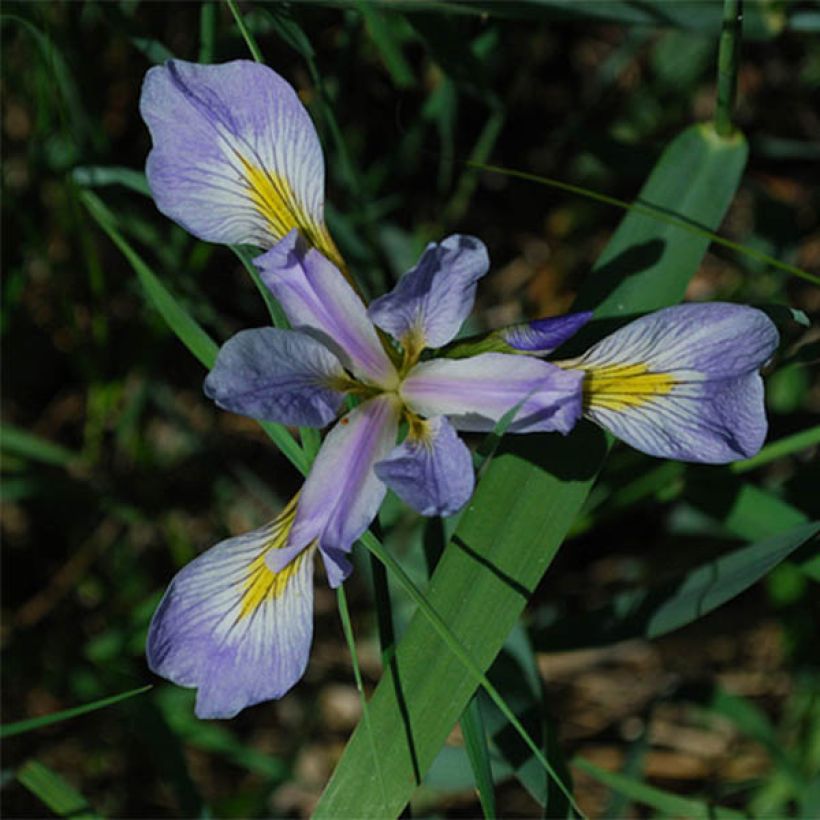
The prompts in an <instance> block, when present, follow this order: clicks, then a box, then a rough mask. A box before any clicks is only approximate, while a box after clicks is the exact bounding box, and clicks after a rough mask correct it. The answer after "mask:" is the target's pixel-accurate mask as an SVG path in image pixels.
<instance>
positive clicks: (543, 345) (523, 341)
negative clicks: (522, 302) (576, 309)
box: [499, 310, 592, 354]
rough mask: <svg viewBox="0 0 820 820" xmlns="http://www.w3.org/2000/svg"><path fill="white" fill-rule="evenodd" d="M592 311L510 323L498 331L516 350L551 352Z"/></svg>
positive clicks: (587, 318)
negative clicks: (510, 324)
mask: <svg viewBox="0 0 820 820" xmlns="http://www.w3.org/2000/svg"><path fill="white" fill-rule="evenodd" d="M591 318H592V311H591V310H585V311H582V312H580V313H568V314H567V315H566V316H553V317H550V318H547V319H534V320H533V321H531V322H524V323H522V324H520V325H512V326H511V327H506V328H504V329H503V330H501V331H499V335H500V336H501V338H502V339H504V341H505V342H506V343H507V344H508V345H509V346H510V347H514V348H515V349H516V350H525V351H528V352H530V353H533V354H535V353H543V354H546V353H551V352H552V351H553V350H555V349H556V348H557V347H560V346H561V345H562V344H564V342H566V341H567V339H570V338H571V337H572V336H574V335H575V334H576V333H577V332H578V331H579V330H580V329H581V328H582V327H583V326H584V325H585V324H586V323H587V322H588V321H589V320H590V319H591Z"/></svg>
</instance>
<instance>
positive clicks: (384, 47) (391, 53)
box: [356, 0, 415, 88]
mask: <svg viewBox="0 0 820 820" xmlns="http://www.w3.org/2000/svg"><path fill="white" fill-rule="evenodd" d="M356 8H357V10H358V11H359V13H360V14H361V15H362V18H363V19H364V22H365V25H366V26H367V31H368V33H369V34H370V37H371V38H372V40H373V43H374V44H375V45H376V48H377V49H378V50H379V53H380V54H381V56H382V59H383V60H384V65H385V67H386V68H387V70H388V71H389V72H390V76H391V77H392V78H393V82H394V83H395V84H396V87H397V88H411V87H412V86H413V85H414V84H415V77H414V76H413V70H412V69H411V68H410V66H409V65H408V63H407V60H406V59H405V58H404V54H403V53H402V39H403V38H401V37H399V36H397V35H398V32H397V31H396V27H395V25H394V24H395V23H396V22H398V21H400V18H397V17H395V16H392V15H391V16H388V15H385V14H383V13H382V11H381V10H380V9H379V8H378V7H377V6H374V5H373V4H372V3H370V2H369V0H358V2H357V3H356Z"/></svg>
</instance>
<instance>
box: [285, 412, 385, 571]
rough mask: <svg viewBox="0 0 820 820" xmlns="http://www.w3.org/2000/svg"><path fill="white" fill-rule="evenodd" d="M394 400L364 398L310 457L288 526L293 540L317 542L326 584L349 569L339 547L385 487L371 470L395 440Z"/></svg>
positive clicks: (371, 512)
mask: <svg viewBox="0 0 820 820" xmlns="http://www.w3.org/2000/svg"><path fill="white" fill-rule="evenodd" d="M397 430H398V406H397V402H396V399H395V397H393V396H381V397H378V398H375V399H370V400H369V401H366V402H363V403H362V404H360V405H359V406H358V407H356V408H355V409H354V410H352V411H351V412H350V413H348V414H347V415H346V416H344V417H343V418H342V419H340V420H339V422H338V424H337V425H336V426H335V427H334V428H333V429H332V430H331V431H330V433H329V434H328V436H327V438H326V439H325V440H324V442H323V443H322V447H321V449H320V450H319V455H318V456H317V457H316V461H314V462H313V467H312V468H311V470H310V475H309V476H308V478H307V481H305V485H304V487H303V488H302V493H301V496H300V498H299V506H298V509H297V513H296V521H295V522H294V525H293V531H292V532H291V537H290V543H291V544H292V545H293V546H299V545H302V544H309V543H312V542H314V541H317V540H318V542H319V547H320V549H321V550H322V553H323V557H324V558H325V566H326V567H327V569H328V580H329V581H330V584H331V586H337V585H338V584H339V583H341V581H342V580H344V577H345V576H346V573H347V572H349V565H348V566H347V567H346V566H344V564H343V563H340V561H339V560H338V559H339V552H342V553H345V552H349V551H350V549H351V547H352V546H353V542H354V541H355V540H356V539H357V538H359V536H360V535H361V534H362V533H363V532H364V531H365V530H366V529H367V527H368V526H369V525H370V522H371V521H372V520H373V519H374V518H375V517H376V513H377V512H378V511H379V507H380V506H381V503H382V500H383V499H384V496H385V493H386V492H387V488H386V487H385V486H384V484H382V482H381V481H380V480H379V478H378V477H377V476H376V473H375V472H374V470H373V465H374V464H375V463H376V462H377V461H381V460H382V459H383V458H385V457H386V456H387V455H388V454H389V453H390V451H391V450H392V449H393V447H394V446H395V444H396V433H397Z"/></svg>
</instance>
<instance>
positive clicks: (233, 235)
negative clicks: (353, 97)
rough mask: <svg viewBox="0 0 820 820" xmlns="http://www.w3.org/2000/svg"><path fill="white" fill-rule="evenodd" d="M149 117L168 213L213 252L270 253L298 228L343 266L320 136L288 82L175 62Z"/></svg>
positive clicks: (146, 92) (235, 65)
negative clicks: (217, 246) (238, 248)
mask: <svg viewBox="0 0 820 820" xmlns="http://www.w3.org/2000/svg"><path fill="white" fill-rule="evenodd" d="M140 113H141V114H142V118H143V119H144V120H145V122H146V124H147V125H148V129H149V130H150V132H151V138H152V140H153V150H152V151H151V153H150V154H149V156H148V162H147V166H146V174H147V176H148V184H149V185H150V187H151V192H152V193H153V196H154V200H155V201H156V203H157V207H158V208H159V209H160V211H162V212H163V213H164V214H166V215H167V216H169V217H170V218H171V219H174V220H176V221H177V222H179V224H180V225H182V226H183V227H184V228H185V229H186V230H188V231H190V232H191V233H192V234H194V235H195V236H198V237H200V238H201V239H205V240H207V241H209V242H224V243H230V244H250V245H256V246H258V247H261V248H269V247H270V246H271V245H273V244H274V243H275V242H276V241H277V240H279V239H281V238H282V237H283V236H285V235H286V234H287V233H288V232H289V231H290V230H291V229H292V228H298V229H299V230H300V231H301V232H302V233H303V234H304V236H305V238H306V239H307V240H308V241H309V242H310V243H311V244H312V245H314V246H316V247H317V248H319V249H320V250H321V251H322V252H323V253H326V254H327V255H328V257H329V258H330V259H333V260H334V261H335V262H336V263H337V264H341V260H340V258H339V253H338V251H337V250H336V247H335V245H334V244H333V240H332V239H331V238H330V235H329V234H328V232H327V228H326V227H325V222H324V186H325V167H324V160H323V158H322V148H321V145H320V144H319V139H318V137H317V135H316V129H315V128H314V127H313V123H312V122H311V120H310V117H309V116H308V114H307V111H305V108H304V106H303V105H302V104H301V102H299V98H298V97H297V96H296V93H295V92H294V90H293V89H292V88H291V86H290V85H289V84H288V83H287V82H286V81H285V80H283V79H282V78H281V77H280V76H279V75H278V74H276V73H275V72H274V71H272V70H271V69H269V68H267V67H266V66H262V65H259V64H257V63H253V62H250V61H248V60H235V61H233V62H230V63H223V64H221V65H198V64H196V63H187V62H184V61H182V60H169V61H168V62H167V63H166V64H165V65H163V66H155V67H154V68H152V69H150V70H149V71H148V73H147V74H146V77H145V81H144V83H143V87H142V95H141V97H140Z"/></svg>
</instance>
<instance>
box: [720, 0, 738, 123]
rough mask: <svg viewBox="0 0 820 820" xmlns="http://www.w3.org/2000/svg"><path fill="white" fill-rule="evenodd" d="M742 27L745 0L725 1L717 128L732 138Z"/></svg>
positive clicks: (721, 36) (721, 34)
mask: <svg viewBox="0 0 820 820" xmlns="http://www.w3.org/2000/svg"><path fill="white" fill-rule="evenodd" d="M742 27H743V0H724V2H723V25H722V27H721V32H720V45H719V47H718V71H717V105H716V106H715V131H717V133H718V136H721V137H731V136H732V134H733V133H734V130H735V127H734V125H733V124H732V112H733V111H734V107H735V98H736V97H737V70H738V65H739V64H740V40H741V30H742Z"/></svg>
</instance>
